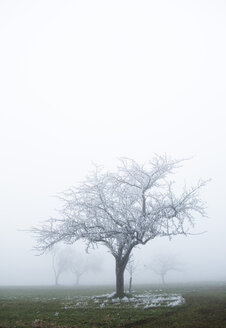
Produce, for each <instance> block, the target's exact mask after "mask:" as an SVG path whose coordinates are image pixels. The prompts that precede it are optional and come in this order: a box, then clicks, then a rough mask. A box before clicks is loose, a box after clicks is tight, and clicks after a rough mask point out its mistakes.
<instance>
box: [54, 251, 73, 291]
mask: <svg viewBox="0 0 226 328" xmlns="http://www.w3.org/2000/svg"><path fill="white" fill-rule="evenodd" d="M51 251H52V252H51V253H52V268H53V272H54V276H55V285H56V286H58V285H59V278H60V276H61V275H62V273H64V272H66V271H68V269H69V261H68V258H67V257H66V256H65V255H64V253H63V252H62V250H60V249H57V248H56V247H53V248H52V249H51Z"/></svg>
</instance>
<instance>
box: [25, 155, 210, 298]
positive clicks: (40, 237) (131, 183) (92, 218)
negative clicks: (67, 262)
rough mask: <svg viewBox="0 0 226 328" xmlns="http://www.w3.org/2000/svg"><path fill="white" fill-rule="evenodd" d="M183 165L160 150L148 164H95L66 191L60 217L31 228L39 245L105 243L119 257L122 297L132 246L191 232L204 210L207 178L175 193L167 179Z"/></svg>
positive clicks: (118, 284)
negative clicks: (106, 167) (111, 167)
mask: <svg viewBox="0 0 226 328" xmlns="http://www.w3.org/2000/svg"><path fill="white" fill-rule="evenodd" d="M180 165H181V161H177V160H172V159H170V158H168V157H167V156H157V155H156V156H155V157H154V158H153V160H152V161H151V162H149V163H148V164H147V166H145V165H139V164H138V163H136V162H135V161H134V160H130V159H123V160H121V165H120V166H119V167H118V171H117V172H115V173H110V172H104V171H103V170H102V169H100V168H96V169H95V171H94V172H93V173H92V174H91V175H90V176H89V177H88V178H87V179H86V180H85V181H84V182H83V183H82V184H80V185H78V186H77V187H74V188H71V189H69V190H68V191H66V192H64V193H63V196H62V201H63V208H62V210H61V218H60V219H53V218H51V219H49V220H48V221H47V222H46V223H44V224H43V225H42V226H41V227H33V228H32V229H31V231H32V232H33V233H34V234H35V236H36V240H37V247H36V248H37V249H38V250H39V251H41V252H44V251H46V250H47V249H49V248H51V247H52V246H53V245H54V244H56V243H57V242H60V241H64V242H65V243H74V242H76V241H77V240H79V239H82V240H84V241H86V242H87V247H89V246H95V245H97V244H98V243H101V244H103V245H105V246H106V247H107V248H108V249H109V251H110V252H111V254H112V255H113V256H114V258H115V263H116V294H115V295H116V296H117V297H123V295H124V271H125V268H126V265H127V262H128V260H129V256H130V253H131V251H132V249H133V248H134V247H136V246H137V245H145V244H146V243H147V242H148V241H150V240H152V239H154V238H156V237H162V236H168V237H170V238H171V237H172V236H175V235H179V234H183V235H187V234H188V233H189V228H190V226H193V225H194V222H195V219H196V216H195V215H198V214H199V215H201V216H205V208H204V204H203V203H202V201H201V200H200V198H199V190H200V188H201V187H202V186H204V185H205V183H206V181H199V183H198V184H197V185H196V186H195V187H192V188H190V189H189V190H187V189H186V188H185V187H184V190H183V191H182V192H181V194H180V195H179V196H177V195H176V193H175V192H174V191H173V182H170V181H168V180H167V176H169V175H170V174H172V173H173V172H174V170H175V169H176V168H178V167H179V166H180Z"/></svg>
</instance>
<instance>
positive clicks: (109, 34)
mask: <svg viewBox="0 0 226 328" xmlns="http://www.w3.org/2000/svg"><path fill="white" fill-rule="evenodd" d="M225 18H226V3H225V1H220V0H215V1H204V0H197V1H179V0H177V1H166V0H161V1H157V0H156V1H142V2H140V1H127V0H125V1H113V2H112V1H99V0H98V1H85V2H84V1H82V0H81V1H80V0H79V1H72V0H66V1H53V0H47V1H46V0H45V1H44V0H41V1H38V2H36V1H28V0H24V1H16V0H15V1H13V0H10V1H6V0H2V1H1V2H0V44H1V51H0V71H1V73H0V90H1V97H0V156H1V160H0V249H1V251H0V265H1V270H0V286H9V285H54V272H53V267H52V254H51V253H46V254H44V255H41V256H38V252H37V251H34V250H33V248H34V247H35V240H34V238H33V236H32V234H31V233H29V232H26V231H25V230H29V229H30V228H31V227H32V226H37V225H38V224H39V223H40V222H43V221H45V220H47V219H48V218H49V217H58V218H60V213H59V212H58V210H59V209H60V208H61V206H62V202H61V201H60V200H59V198H57V197H55V196H57V195H59V193H61V192H62V191H64V190H67V189H68V188H70V187H71V186H75V185H77V184H78V183H80V182H82V181H83V180H84V179H85V177H86V176H88V175H89V174H90V172H91V171H92V170H93V163H96V164H99V165H102V166H103V167H105V168H106V169H107V170H109V171H114V170H117V167H118V165H119V164H118V163H119V162H118V159H119V158H121V157H128V158H131V159H134V160H135V161H137V162H138V163H140V164H145V163H147V162H148V161H150V160H152V158H153V156H154V155H155V154H159V155H162V154H167V155H169V156H170V157H171V158H176V159H183V158H186V159H188V160H185V161H184V162H183V163H182V166H181V167H180V168H178V170H177V171H176V173H175V175H173V176H171V179H172V180H175V182H176V191H177V192H178V193H179V192H180V191H181V190H182V189H183V185H184V184H186V185H187V186H192V185H195V184H196V183H197V181H198V180H199V179H200V178H203V179H211V181H210V182H209V183H208V184H207V185H206V186H205V188H203V189H202V190H201V192H200V197H201V199H202V200H203V201H205V202H206V212H207V217H206V218H202V217H201V216H200V217H199V216H198V215H197V221H196V224H195V226H194V229H192V230H191V232H192V233H194V234H193V235H189V236H187V237H185V236H175V237H173V238H172V240H169V238H167V237H162V238H156V239H154V240H151V241H150V242H148V243H147V244H146V245H144V246H137V247H136V248H135V249H134V251H133V256H134V261H135V264H136V270H135V271H134V273H133V282H134V284H135V283H137V284H138V283H157V284H160V283H161V277H160V276H159V275H158V274H156V273H155V272H153V271H152V270H150V269H148V268H147V266H148V265H149V264H151V263H152V261H153V259H155V258H156V257H157V258H158V257H161V256H174V257H175V258H176V260H177V261H178V263H180V270H172V271H170V272H168V273H167V275H166V277H165V281H166V283H180V282H183V283H187V282H215V281H218V282H222V281H226V257H225V249H226V238H225V232H226V217H225V186H226V178H225V176H226V175H225V167H226V152H225V150H226V149H225V141H224V140H225V139H226V130H225V120H226V112H225V106H226V100H225V89H226V80H225V76H226V62H225V58H226V44H225V41H224V40H225V33H226V19H225ZM59 247H60V249H62V250H63V249H64V248H65V247H66V246H65V245H63V243H61V245H60V246H59ZM70 247H72V249H73V250H74V251H75V252H77V253H78V254H80V256H81V257H85V256H87V255H86V252H85V248H86V247H85V245H84V243H83V242H82V241H79V242H77V243H76V244H74V245H73V246H70ZM89 254H90V256H91V257H92V256H93V257H94V256H96V258H99V259H101V261H100V268H99V269H98V270H88V271H87V272H85V273H84V274H83V275H82V276H81V278H80V285H102V284H112V285H113V284H115V263H114V259H113V257H112V256H111V254H110V253H109V252H108V251H107V249H106V248H104V247H103V246H98V248H96V249H92V248H91V249H90V250H89ZM125 282H126V284H128V282H129V274H128V272H126V273H125ZM75 283H76V280H75V276H74V275H73V274H72V272H70V270H66V271H65V272H63V273H62V275H61V276H60V278H59V284H60V285H74V284H75Z"/></svg>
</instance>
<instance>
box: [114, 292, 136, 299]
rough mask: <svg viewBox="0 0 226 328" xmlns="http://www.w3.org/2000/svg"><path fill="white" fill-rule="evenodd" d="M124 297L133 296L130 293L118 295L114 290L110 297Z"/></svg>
mask: <svg viewBox="0 0 226 328" xmlns="http://www.w3.org/2000/svg"><path fill="white" fill-rule="evenodd" d="M124 297H127V298H131V297H133V295H132V294H131V293H123V294H122V295H121V294H120V295H118V294H117V293H116V292H115V293H114V294H113V295H112V296H111V298H124Z"/></svg>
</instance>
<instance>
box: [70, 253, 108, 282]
mask: <svg viewBox="0 0 226 328" xmlns="http://www.w3.org/2000/svg"><path fill="white" fill-rule="evenodd" d="M66 257H67V261H68V269H69V271H70V272H72V273H73V274H74V276H75V278H76V285H79V282H80V278H81V277H82V276H83V275H84V274H85V273H88V272H94V273H95V272H98V271H100V270H101V264H102V263H101V259H100V258H99V257H97V256H95V255H90V254H82V253H79V252H76V251H74V250H73V249H71V250H69V251H67V253H66Z"/></svg>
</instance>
